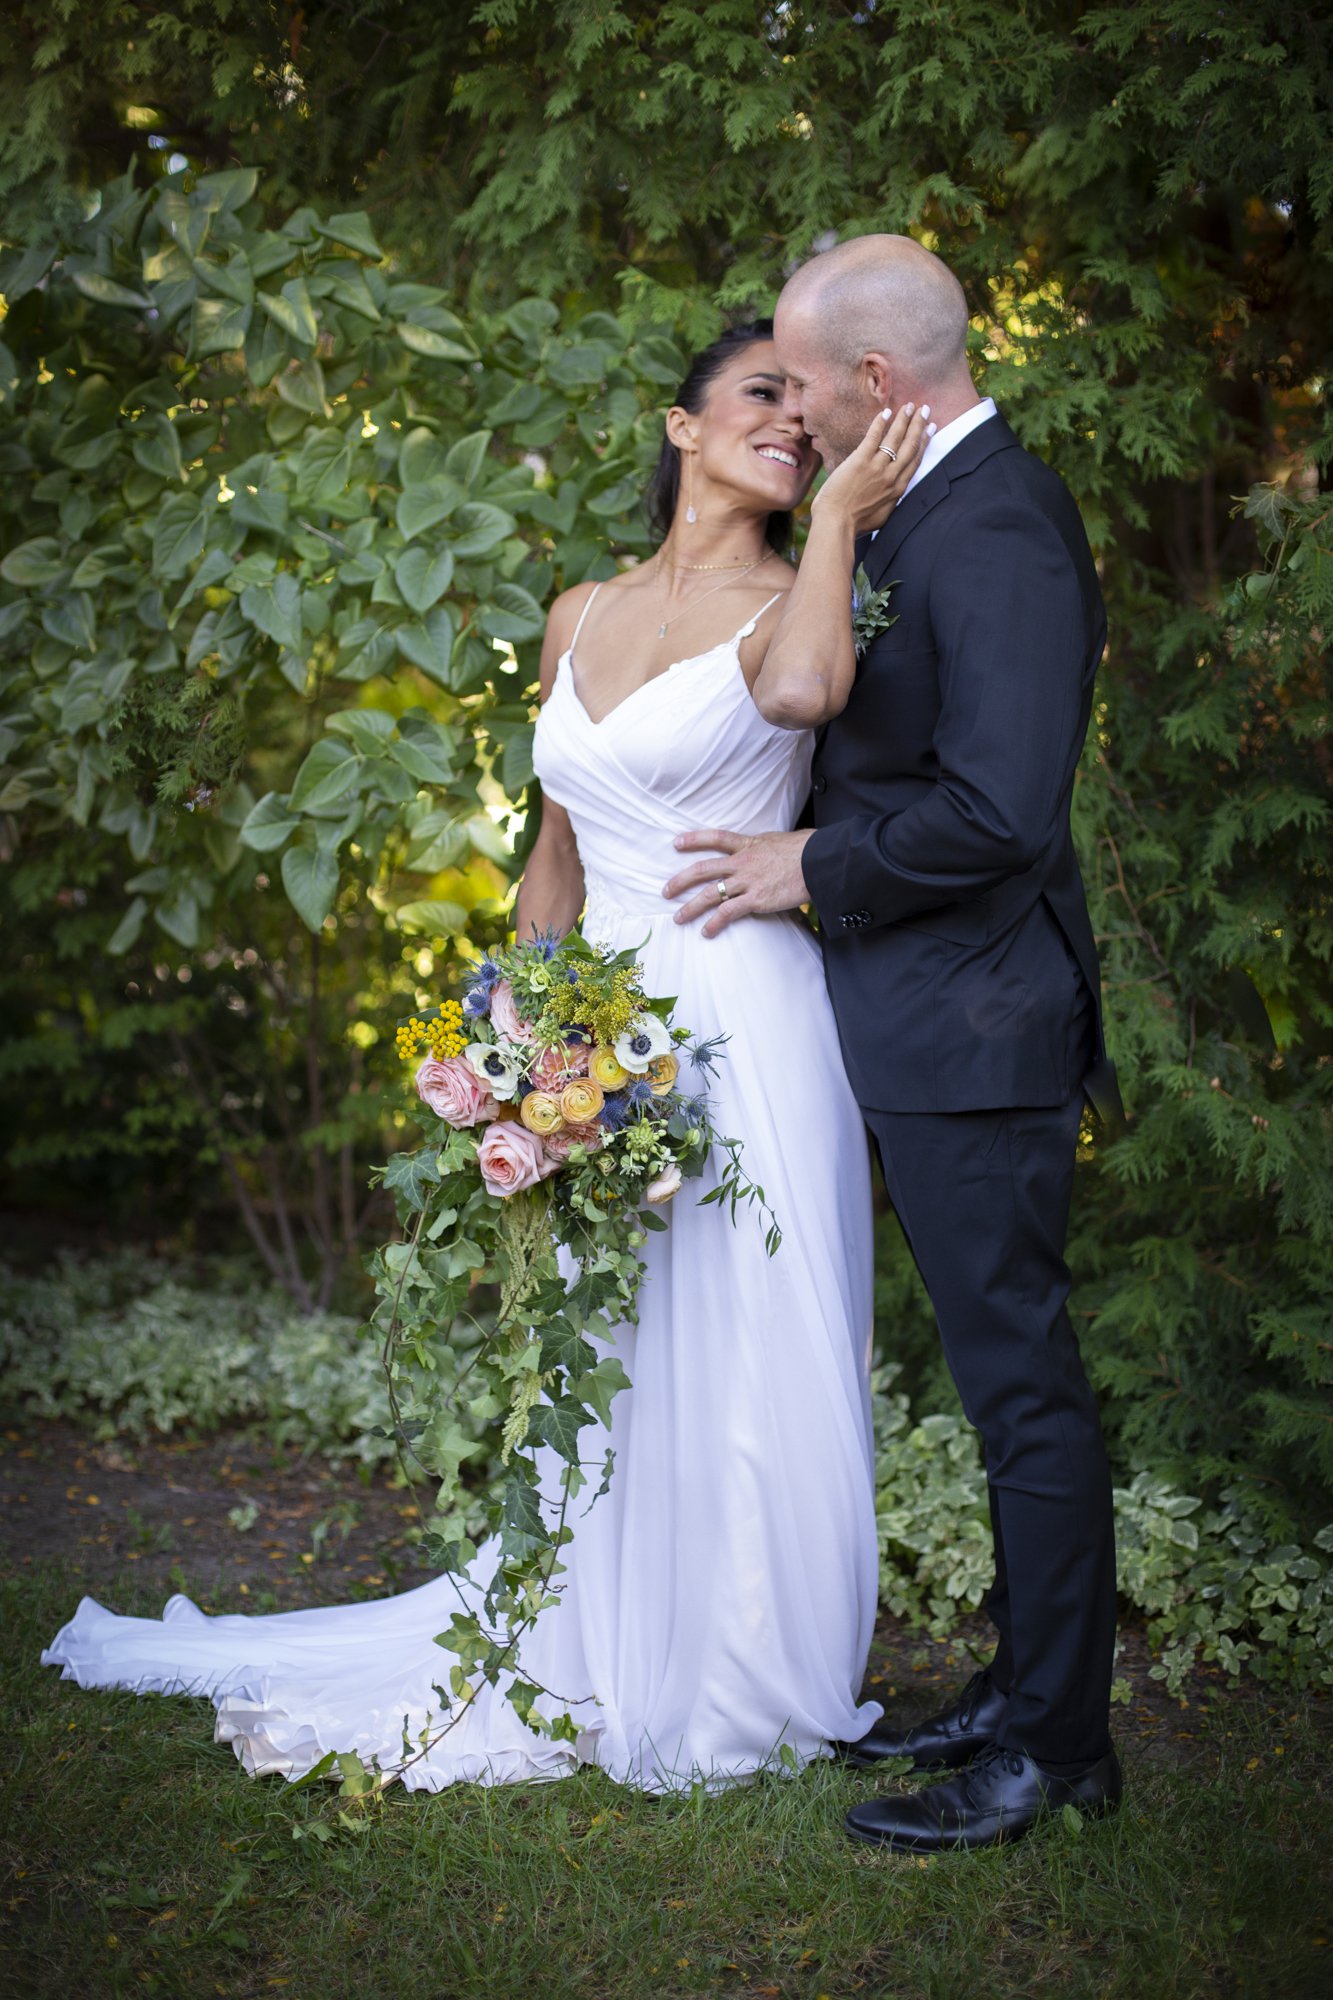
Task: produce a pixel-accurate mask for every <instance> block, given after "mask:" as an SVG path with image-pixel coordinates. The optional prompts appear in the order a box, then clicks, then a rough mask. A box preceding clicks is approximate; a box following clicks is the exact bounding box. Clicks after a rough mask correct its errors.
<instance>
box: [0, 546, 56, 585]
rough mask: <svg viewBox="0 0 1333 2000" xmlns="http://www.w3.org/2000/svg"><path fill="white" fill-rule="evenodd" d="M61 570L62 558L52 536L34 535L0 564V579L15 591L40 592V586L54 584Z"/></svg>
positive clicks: (12, 550)
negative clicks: (13, 586)
mask: <svg viewBox="0 0 1333 2000" xmlns="http://www.w3.org/2000/svg"><path fill="white" fill-rule="evenodd" d="M64 569H65V560H64V556H63V554H62V552H61V547H60V543H59V542H58V541H57V540H56V538H55V536H54V535H34V536H33V538H32V540H31V541H30V542H20V543H19V545H18V547H17V548H16V549H11V550H10V551H9V554H8V555H7V556H6V557H5V559H4V561H3V562H0V576H2V577H3V578H4V580H5V582H6V583H12V584H14V585H15V586H16V588H17V589H19V590H40V589H41V587H42V585H43V584H46V583H54V582H55V580H56V578H57V577H58V576H60V575H62V574H63V572H64Z"/></svg>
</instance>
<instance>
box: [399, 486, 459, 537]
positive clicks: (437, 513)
mask: <svg viewBox="0 0 1333 2000" xmlns="http://www.w3.org/2000/svg"><path fill="white" fill-rule="evenodd" d="M462 498H463V489H462V487H461V486H459V485H458V484H457V483H456V482H455V481H454V480H452V479H445V478H443V477H439V476H437V477H435V478H432V479H427V480H424V481H423V482H422V483H421V484H420V485H412V486H406V487H404V489H403V491H402V492H401V493H400V494H399V496H398V506H397V509H396V518H397V521H398V527H399V531H400V532H401V534H402V536H403V539H404V541H408V542H410V541H412V540H413V538H414V537H415V536H417V535H419V534H421V533H422V531H423V529H426V528H433V527H434V526H435V523H436V522H437V521H443V520H444V519H445V518H446V516H447V515H449V514H452V513H453V511H454V508H455V507H456V506H457V505H458V503H459V501H460V500H461V499H462Z"/></svg>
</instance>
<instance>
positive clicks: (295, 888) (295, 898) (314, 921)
mask: <svg viewBox="0 0 1333 2000" xmlns="http://www.w3.org/2000/svg"><path fill="white" fill-rule="evenodd" d="M282 886H283V888H284V889H285V890H286V891H287V900H288V901H289V902H290V904H291V906H292V908H293V909H294V910H295V911H296V914H297V916H298V917H300V919H301V922H302V923H303V924H304V925H305V926H306V928H307V930H312V931H317V930H319V929H321V928H322V926H323V923H324V919H325V917H327V915H328V914H329V911H330V910H331V909H332V908H333V904H334V899H335V897H336V896H337V894H338V858H337V856H336V855H334V854H326V853H324V852H322V851H321V850H320V849H319V848H316V847H289V848H288V849H287V852H286V853H285V854H284V855H283V857H282Z"/></svg>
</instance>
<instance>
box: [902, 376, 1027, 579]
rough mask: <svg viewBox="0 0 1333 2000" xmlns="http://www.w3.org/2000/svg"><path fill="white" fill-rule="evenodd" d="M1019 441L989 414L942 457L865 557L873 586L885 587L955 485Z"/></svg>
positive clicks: (1000, 418)
mask: <svg viewBox="0 0 1333 2000" xmlns="http://www.w3.org/2000/svg"><path fill="white" fill-rule="evenodd" d="M1017 444H1018V439H1017V438H1016V437H1015V436H1014V434H1013V432H1012V431H1011V430H1010V428H1009V426H1008V424H1007V423H1006V422H1005V420H1004V418H1003V417H1002V416H1000V415H998V414H996V415H995V416H993V417H988V418H987V419H986V421H985V423H984V424H978V425H977V427H976V429H975V430H974V431H969V432H968V434H967V436H966V437H965V438H964V439H963V441H962V443H961V444H956V445H955V446H954V448H953V450H952V451H951V452H950V453H949V454H948V456H947V458H943V459H941V461H940V463H939V464H938V465H937V466H936V467H935V470H934V471H933V472H929V473H927V474H926V477H925V478H924V479H923V480H922V481H921V482H920V484H919V485H916V486H914V487H913V488H912V490H911V492H910V493H909V494H908V495H907V498H906V499H905V500H900V501H899V503H898V505H897V506H896V507H895V508H894V510H893V512H892V513H891V514H890V516H889V518H888V520H887V521H886V522H885V524H884V526H883V527H882V528H881V529H880V531H879V533H878V534H877V535H876V537H875V540H874V543H873V545H872V547H871V549H870V551H869V553H868V554H867V555H866V556H865V557H864V558H863V561H864V563H865V571H866V575H867V576H868V577H869V579H870V585H871V588H872V589H873V590H880V589H882V588H883V585H884V579H885V578H886V577H887V575H888V572H889V565H890V563H892V561H893V559H894V557H895V556H896V555H897V553H898V551H899V549H900V548H901V547H902V545H903V543H904V542H905V541H906V540H907V537H908V536H909V535H910V534H911V532H912V530H913V528H915V527H916V526H917V525H918V524H919V523H920V522H922V521H924V520H925V518H926V516H927V514H929V513H930V511H931V509H932V508H933V507H937V506H938V505H939V503H940V501H941V500H944V499H946V498H947V497H948V493H949V489H950V487H951V486H952V485H954V484H955V483H956V482H957V481H958V480H960V479H963V478H965V477H966V476H967V474H968V473H969V472H975V470H976V468H977V467H978V466H979V465H981V464H982V463H983V462H984V461H985V460H986V459H988V458H992V457H993V456H994V455H995V453H996V452H997V451H1007V450H1009V449H1010V448H1011V447H1016V446H1017Z"/></svg>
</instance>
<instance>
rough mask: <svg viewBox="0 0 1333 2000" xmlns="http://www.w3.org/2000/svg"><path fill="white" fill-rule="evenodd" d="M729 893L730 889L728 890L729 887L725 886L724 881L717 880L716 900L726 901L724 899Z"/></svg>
mask: <svg viewBox="0 0 1333 2000" xmlns="http://www.w3.org/2000/svg"><path fill="white" fill-rule="evenodd" d="M730 894H731V891H730V889H729V888H728V887H727V885H726V883H725V882H719V883H718V885H717V900H718V902H719V903H725V902H726V900H727V897H728V896H729V895H730Z"/></svg>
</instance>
